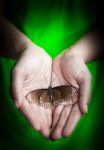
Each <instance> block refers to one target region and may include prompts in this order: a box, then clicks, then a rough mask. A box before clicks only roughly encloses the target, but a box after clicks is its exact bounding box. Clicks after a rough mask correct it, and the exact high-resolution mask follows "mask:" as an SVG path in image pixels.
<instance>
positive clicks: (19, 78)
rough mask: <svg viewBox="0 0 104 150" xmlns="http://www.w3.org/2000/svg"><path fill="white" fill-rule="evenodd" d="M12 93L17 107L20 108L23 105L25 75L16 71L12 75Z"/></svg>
mask: <svg viewBox="0 0 104 150" xmlns="http://www.w3.org/2000/svg"><path fill="white" fill-rule="evenodd" d="M10 93H11V96H12V98H13V100H14V103H15V106H16V107H17V108H19V107H20V106H21V105H22V103H23V99H24V98H23V97H24V96H23V74H22V73H21V72H20V71H19V70H16V69H14V70H13V71H12V74H11V81H10Z"/></svg>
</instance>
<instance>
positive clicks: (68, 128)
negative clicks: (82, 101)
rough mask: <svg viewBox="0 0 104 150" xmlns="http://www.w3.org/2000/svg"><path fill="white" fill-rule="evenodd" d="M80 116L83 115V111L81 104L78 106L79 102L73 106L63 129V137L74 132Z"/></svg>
mask: <svg viewBox="0 0 104 150" xmlns="http://www.w3.org/2000/svg"><path fill="white" fill-rule="evenodd" d="M80 117H81V112H80V109H79V106H78V104H75V105H74V106H73V108H72V110H71V113H70V115H69V116H68V119H67V121H66V124H65V126H64V128H63V131H62V136H63V137H67V136H69V135H70V134H71V133H72V131H73V129H74V128H75V126H76V124H77V122H78V121H79V119H80Z"/></svg>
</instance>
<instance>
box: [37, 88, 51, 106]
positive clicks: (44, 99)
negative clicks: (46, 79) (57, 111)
mask: <svg viewBox="0 0 104 150" xmlns="http://www.w3.org/2000/svg"><path fill="white" fill-rule="evenodd" d="M39 104H40V105H41V106H44V107H45V108H50V107H51V103H50V96H49V92H48V89H46V90H44V91H43V92H42V93H41V95H40V99H39Z"/></svg>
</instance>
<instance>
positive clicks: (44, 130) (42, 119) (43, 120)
mask: <svg viewBox="0 0 104 150" xmlns="http://www.w3.org/2000/svg"><path fill="white" fill-rule="evenodd" d="M38 108H39V117H40V124H41V127H40V133H41V134H42V135H43V136H44V137H45V138H48V137H49V125H48V120H47V115H46V113H45V108H44V107H42V106H39V105H38Z"/></svg>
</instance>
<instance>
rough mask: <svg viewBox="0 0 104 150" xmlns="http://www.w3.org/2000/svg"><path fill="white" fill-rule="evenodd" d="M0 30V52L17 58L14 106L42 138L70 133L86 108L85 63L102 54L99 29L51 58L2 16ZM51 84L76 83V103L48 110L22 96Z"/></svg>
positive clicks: (87, 77)
mask: <svg viewBox="0 0 104 150" xmlns="http://www.w3.org/2000/svg"><path fill="white" fill-rule="evenodd" d="M0 31H1V34H0V39H1V41H2V42H1V43H0V55H1V56H4V57H9V58H12V59H15V60H16V64H15V66H14V68H13V70H12V72H11V86H10V90H11V96H12V98H13V100H14V103H15V106H16V107H17V108H18V109H19V110H20V111H21V113H22V114H23V115H24V116H25V117H26V118H27V120H28V121H29V122H30V124H31V125H32V127H33V128H34V129H35V130H37V131H39V132H40V133H41V134H42V135H43V136H44V137H45V138H49V137H50V138H51V139H52V140H58V139H59V138H61V137H62V136H63V137H67V136H69V135H70V134H71V133H72V131H73V129H74V128H75V126H76V124H77V122H78V120H79V119H80V117H81V115H82V114H84V113H86V112H87V104H88V101H89V97H90V84H91V74H90V72H89V71H88V69H87V67H86V63H88V62H90V61H92V60H94V59H96V58H99V57H100V56H102V55H103V52H102V51H101V50H102V48H103V40H102V39H103V38H102V37H103V36H102V33H101V32H99V31H96V30H93V31H92V32H90V33H88V34H87V35H85V36H84V37H82V38H81V39H80V40H79V41H78V42H77V43H76V44H75V45H73V46H72V47H71V48H68V49H66V50H64V51H63V52H62V53H61V54H60V55H59V56H57V57H56V58H55V59H54V60H52V59H51V58H50V56H49V55H48V54H47V53H46V52H45V50H44V49H42V48H40V47H39V46H37V45H35V44H34V43H32V42H31V41H30V40H29V39H28V38H27V37H26V36H25V35H24V34H23V33H21V32H20V31H19V30H18V29H16V28H15V27H14V26H13V25H12V24H11V23H10V22H8V21H7V20H6V19H4V18H2V19H0ZM7 35H9V40H8V36H7ZM4 43H5V44H4ZM52 62H53V63H52ZM50 84H51V85H52V87H54V86H59V85H66V84H67V85H73V86H75V87H77V88H78V89H79V90H80V93H79V99H78V103H76V104H75V105H72V106H71V105H68V104H67V105H66V106H63V105H59V106H57V107H56V108H54V109H52V110H51V109H46V108H44V107H41V106H39V105H37V104H29V103H28V102H27V101H26V98H25V96H26V95H27V94H28V93H29V92H30V91H33V90H35V89H42V88H48V87H49V85H50ZM51 127H52V129H53V132H52V133H51V134H50V132H49V130H50V128H51Z"/></svg>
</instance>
